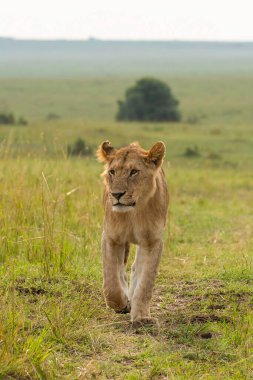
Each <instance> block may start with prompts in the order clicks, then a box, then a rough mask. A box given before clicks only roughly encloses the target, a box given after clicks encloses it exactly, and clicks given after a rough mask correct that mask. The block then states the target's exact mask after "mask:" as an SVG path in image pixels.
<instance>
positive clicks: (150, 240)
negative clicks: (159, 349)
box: [97, 141, 168, 325]
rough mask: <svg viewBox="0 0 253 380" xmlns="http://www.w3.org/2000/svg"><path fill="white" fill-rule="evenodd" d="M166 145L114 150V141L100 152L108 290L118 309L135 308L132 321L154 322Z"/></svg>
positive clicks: (165, 198) (163, 216) (165, 202)
mask: <svg viewBox="0 0 253 380" xmlns="http://www.w3.org/2000/svg"><path fill="white" fill-rule="evenodd" d="M164 154H165V145H164V143H163V142H157V143H156V144H155V145H154V146H153V147H152V148H151V149H150V150H148V151H146V150H144V149H142V148H141V147H140V146H139V144H138V143H132V144H130V145H129V146H127V147H124V148H120V149H115V148H113V147H112V146H111V144H110V142H109V141H105V142H103V143H102V144H101V145H100V147H99V149H98V151H97V157H98V159H99V161H101V162H104V163H105V164H106V165H105V171H104V173H103V177H104V185H105V191H104V208H105V218H104V230H103V235H102V254H103V292H104V296H105V299H106V303H107V305H108V306H109V307H111V308H113V309H114V310H115V311H116V312H117V313H127V312H131V321H132V322H133V323H134V324H136V325H138V324H150V323H153V322H154V320H153V319H152V318H151V316H150V301H151V297H152V290H153V286H154V281H155V277H156V273H157V268H158V265H159V262H160V258H161V254H162V245H163V244H162V233H163V229H164V226H165V222H166V215H167V208H168V190H167V184H166V179H165V175H164V172H163V169H162V167H161V166H162V163H163V158H164ZM130 243H134V244H136V245H137V250H136V257H135V261H134V263H133V265H132V270H131V278H130V288H129V290H128V283H127V276H126V273H125V264H126V262H127V258H128V254H129V246H130Z"/></svg>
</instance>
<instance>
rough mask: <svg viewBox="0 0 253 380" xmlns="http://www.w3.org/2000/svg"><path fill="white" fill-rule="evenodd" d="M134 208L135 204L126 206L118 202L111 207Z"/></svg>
mask: <svg viewBox="0 0 253 380" xmlns="http://www.w3.org/2000/svg"><path fill="white" fill-rule="evenodd" d="M116 206H117V207H134V206H135V202H133V203H130V204H128V205H126V204H124V203H120V202H118V203H116V204H114V205H113V207H116Z"/></svg>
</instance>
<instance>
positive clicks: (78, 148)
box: [67, 138, 92, 156]
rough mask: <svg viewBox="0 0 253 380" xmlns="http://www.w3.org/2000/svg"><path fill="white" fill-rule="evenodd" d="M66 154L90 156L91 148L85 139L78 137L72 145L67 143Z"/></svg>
mask: <svg viewBox="0 0 253 380" xmlns="http://www.w3.org/2000/svg"><path fill="white" fill-rule="evenodd" d="M67 152H68V156H91V155H92V148H91V147H90V146H88V145H86V143H85V141H84V140H83V139H81V138H78V139H77V140H76V141H75V143H74V144H73V145H68V148H67Z"/></svg>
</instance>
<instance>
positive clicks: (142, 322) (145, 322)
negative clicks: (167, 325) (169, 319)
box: [132, 317, 159, 329]
mask: <svg viewBox="0 0 253 380" xmlns="http://www.w3.org/2000/svg"><path fill="white" fill-rule="evenodd" d="M145 326H147V327H148V326H159V323H158V320H157V319H156V318H151V317H146V318H140V319H136V320H134V321H132V327H133V328H135V329H136V328H139V327H145Z"/></svg>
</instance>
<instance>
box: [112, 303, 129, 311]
mask: <svg viewBox="0 0 253 380" xmlns="http://www.w3.org/2000/svg"><path fill="white" fill-rule="evenodd" d="M115 311H116V313H117V314H127V313H130V311H131V305H130V302H128V303H127V305H126V307H124V308H123V309H120V310H115Z"/></svg>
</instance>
